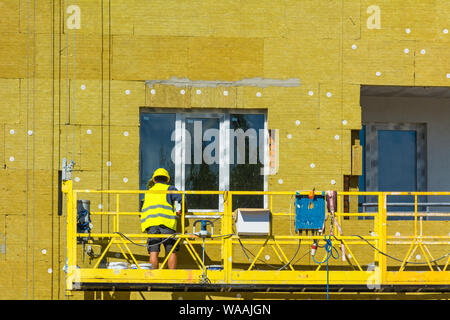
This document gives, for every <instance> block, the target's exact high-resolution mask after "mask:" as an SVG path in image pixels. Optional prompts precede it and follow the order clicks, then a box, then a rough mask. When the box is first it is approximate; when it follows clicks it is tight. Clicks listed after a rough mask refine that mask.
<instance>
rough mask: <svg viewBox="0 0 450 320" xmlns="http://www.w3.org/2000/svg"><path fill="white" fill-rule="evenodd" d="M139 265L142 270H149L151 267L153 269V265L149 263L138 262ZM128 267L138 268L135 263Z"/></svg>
mask: <svg viewBox="0 0 450 320" xmlns="http://www.w3.org/2000/svg"><path fill="white" fill-rule="evenodd" d="M139 267H141V269H143V270H151V269H153V265H152V264H151V263H140V264H139ZM130 269H139V268H138V267H137V265H135V264H132V265H131V266H130Z"/></svg>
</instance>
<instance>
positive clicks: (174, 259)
mask: <svg viewBox="0 0 450 320" xmlns="http://www.w3.org/2000/svg"><path fill="white" fill-rule="evenodd" d="M177 259H178V258H177V254H176V253H172V254H171V255H170V257H169V260H168V261H167V265H168V266H169V269H176V267H177V261H178V260H177Z"/></svg>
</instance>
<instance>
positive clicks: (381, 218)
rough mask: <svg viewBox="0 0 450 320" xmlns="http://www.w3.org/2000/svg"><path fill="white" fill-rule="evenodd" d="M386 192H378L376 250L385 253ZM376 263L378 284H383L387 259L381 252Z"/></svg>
mask: <svg viewBox="0 0 450 320" xmlns="http://www.w3.org/2000/svg"><path fill="white" fill-rule="evenodd" d="M386 198H387V195H386V193H380V195H379V197H378V228H377V229H378V232H377V234H378V239H379V241H378V250H380V251H381V252H384V253H386V250H387V241H386V240H387V239H386V238H387V235H386V224H387V204H386V202H387V201H386ZM378 263H379V268H380V279H379V280H380V284H383V283H384V282H385V279H386V272H387V260H386V256H385V255H383V254H379V255H378Z"/></svg>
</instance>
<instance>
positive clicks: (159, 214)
mask: <svg viewBox="0 0 450 320" xmlns="http://www.w3.org/2000/svg"><path fill="white" fill-rule="evenodd" d="M168 189H169V185H168V184H164V183H156V184H155V185H154V186H153V187H151V188H150V189H149V190H168ZM161 224H162V225H165V226H166V227H168V228H170V229H172V230H176V229H177V214H176V212H175V210H174V207H173V205H171V204H170V203H169V202H167V193H159V194H158V193H152V194H148V193H147V194H145V199H144V204H143V205H142V210H141V228H142V232H145V230H146V229H147V228H148V227H151V226H159V225H161Z"/></svg>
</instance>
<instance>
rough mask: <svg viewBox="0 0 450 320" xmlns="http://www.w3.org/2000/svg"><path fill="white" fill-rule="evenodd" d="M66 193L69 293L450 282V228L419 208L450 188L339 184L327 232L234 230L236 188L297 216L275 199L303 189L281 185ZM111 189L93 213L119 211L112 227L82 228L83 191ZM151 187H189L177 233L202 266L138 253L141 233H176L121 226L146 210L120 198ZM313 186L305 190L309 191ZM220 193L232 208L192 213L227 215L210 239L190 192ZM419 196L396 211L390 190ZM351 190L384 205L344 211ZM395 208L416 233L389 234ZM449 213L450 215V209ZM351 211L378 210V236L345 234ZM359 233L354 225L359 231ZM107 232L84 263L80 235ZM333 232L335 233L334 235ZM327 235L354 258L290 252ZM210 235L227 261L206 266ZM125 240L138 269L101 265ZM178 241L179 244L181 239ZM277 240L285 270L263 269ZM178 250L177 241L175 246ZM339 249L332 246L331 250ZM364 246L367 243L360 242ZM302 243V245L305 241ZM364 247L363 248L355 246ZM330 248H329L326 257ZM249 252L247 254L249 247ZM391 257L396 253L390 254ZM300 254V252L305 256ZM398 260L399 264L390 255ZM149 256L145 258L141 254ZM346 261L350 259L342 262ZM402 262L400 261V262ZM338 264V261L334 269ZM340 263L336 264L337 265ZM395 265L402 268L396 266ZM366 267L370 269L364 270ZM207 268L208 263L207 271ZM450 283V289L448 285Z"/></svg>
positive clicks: (442, 286) (66, 188)
mask: <svg viewBox="0 0 450 320" xmlns="http://www.w3.org/2000/svg"><path fill="white" fill-rule="evenodd" d="M62 191H63V193H64V194H65V195H66V212H67V261H68V263H67V278H66V279H67V281H66V288H67V290H68V294H69V293H70V291H71V290H84V289H89V288H96V289H111V288H115V287H120V286H122V287H124V288H128V289H129V290H133V288H134V289H136V290H137V289H142V288H165V289H166V290H171V289H174V290H175V289H177V288H180V286H181V287H184V288H188V287H189V286H197V287H198V286H203V288H205V290H206V289H208V290H212V289H214V286H216V287H218V288H222V289H224V288H225V289H227V290H232V289H236V290H237V289H239V288H240V289H249V290H250V289H251V290H269V289H272V290H285V289H286V290H298V289H299V288H301V287H303V288H305V287H307V286H322V287H323V286H325V285H326V286H327V288H328V286H331V287H341V289H342V288H345V287H349V288H350V287H352V288H354V289H352V290H363V289H367V288H368V289H380V288H386V287H395V286H416V287H420V286H422V287H423V286H426V287H427V288H429V287H430V286H431V287H433V286H436V288H438V289H436V290H441V291H442V290H444V291H448V285H449V283H450V273H449V271H448V264H449V255H448V252H449V250H448V249H449V243H450V233H449V232H448V231H450V230H447V231H446V232H447V234H446V235H444V234H440V235H424V234H423V227H422V226H423V219H422V217H423V216H425V215H427V214H426V213H423V212H419V210H418V209H419V205H418V197H420V196H427V195H429V196H450V192H338V197H337V211H336V212H335V213H334V215H331V216H330V215H329V216H328V219H329V220H328V221H329V222H332V223H331V225H330V228H331V230H327V232H328V233H330V235H329V236H328V238H324V235H319V234H311V235H308V234H307V235H303V234H286V235H285V234H280V235H275V234H270V235H269V236H267V237H262V238H261V237H257V238H242V237H239V236H238V235H237V234H236V233H235V232H234V230H233V223H234V218H233V211H232V205H231V204H232V199H233V197H236V196H243V195H245V196H266V197H267V199H268V209H269V210H270V212H271V215H272V216H273V218H275V217H289V218H290V219H291V218H292V216H293V215H294V214H293V213H292V212H282V211H280V212H276V211H275V206H274V197H278V196H290V197H291V200H292V197H294V196H295V194H296V192H275V191H262V192H259V191H148V190H74V189H73V184H72V181H71V180H69V181H64V182H63V187H62ZM83 193H85V194H106V195H109V196H115V210H114V211H102V212H92V213H91V214H92V215H104V216H110V217H113V226H112V229H113V230H112V232H107V233H105V232H92V233H90V234H89V235H87V234H86V233H77V199H78V198H79V195H80V194H83ZM145 193H178V194H181V195H182V199H183V201H182V212H183V214H182V215H183V216H182V217H181V222H182V223H181V232H180V233H178V234H176V239H177V244H178V243H182V244H183V245H184V246H185V248H186V251H187V252H188V253H189V255H190V256H191V257H192V259H193V261H194V263H195V267H193V268H190V269H177V270H167V269H165V266H166V263H167V258H168V256H169V255H166V258H165V259H164V261H163V262H162V263H161V264H160V266H159V268H158V269H152V270H144V269H141V268H140V266H139V262H138V259H137V258H136V257H135V254H134V253H133V250H131V249H130V244H136V243H135V241H138V240H140V241H141V242H143V239H144V240H146V239H148V238H151V237H157V238H163V237H169V236H170V235H149V234H143V233H133V234H130V233H128V234H124V233H122V232H121V231H120V230H121V229H120V226H121V225H120V217H121V216H130V215H135V216H138V215H140V212H121V211H120V200H121V198H120V197H121V196H122V195H125V194H145ZM308 193H309V192H308V191H305V192H300V194H302V195H307V194H308ZM211 194H217V195H222V196H223V203H224V208H223V211H221V212H201V213H198V212H197V213H196V212H194V213H191V215H193V216H196V215H199V216H200V215H202V216H205V215H211V216H219V217H220V221H221V227H220V234H217V235H213V236H212V237H210V238H207V239H202V240H201V239H200V238H199V237H196V236H195V235H193V234H192V233H189V232H188V231H187V228H186V225H185V219H184V217H185V210H184V209H185V198H186V196H187V195H211ZM315 194H316V195H322V194H323V193H322V192H320V191H316V192H315ZM392 195H395V196H402V195H405V196H413V197H414V211H413V212H410V213H406V214H405V213H395V212H394V213H389V214H388V211H387V207H388V203H387V200H386V199H387V197H388V196H392ZM346 196H375V197H376V198H377V206H376V207H377V210H376V211H374V212H366V213H362V212H343V209H342V208H343V200H344V199H343V198H344V197H346ZM389 215H400V216H402V215H403V216H404V215H410V216H412V217H414V219H413V221H412V224H413V233H412V234H410V235H403V236H400V235H396V236H392V235H388V234H387V226H388V216H389ZM442 215H443V216H450V215H449V214H447V213H444V214H442ZM345 217H365V218H367V217H370V218H371V220H363V221H362V222H364V223H371V224H372V227H373V232H372V234H371V235H370V236H367V235H364V236H361V235H359V234H344V232H343V231H342V229H341V228H340V226H342V224H343V222H344V219H345ZM408 223H411V222H408ZM442 225H443V227H445V228H447V229H448V227H449V224H448V223H443V224H442ZM351 233H354V232H351ZM86 237H89V239H93V241H94V240H95V239H102V241H106V242H107V244H106V246H103V250H102V252H101V254H99V256H98V257H97V259H96V261H95V263H94V264H93V266H89V267H84V266H83V267H79V266H78V261H77V260H78V257H79V254H80V250H81V249H80V245H79V243H78V241H77V239H80V238H86ZM327 239H328V241H327ZM315 240H316V241H324V242H325V245H329V246H330V247H331V248H334V250H336V251H338V249H337V248H339V249H340V250H341V252H345V259H344V260H346V263H348V266H347V267H345V266H340V267H339V268H337V267H335V265H336V264H337V262H336V261H332V259H330V261H329V263H330V265H328V261H327V270H324V269H325V268H324V266H325V264H324V263H323V264H313V267H312V268H311V267H310V268H306V267H305V265H304V264H302V265H299V264H296V262H293V259H289V258H288V256H287V254H286V250H287V249H286V247H285V248H284V250H283V248H282V246H290V248H291V249H292V248H294V249H295V246H297V245H298V246H300V242H301V244H302V245H304V244H307V245H311V244H312V243H313V241H315ZM202 241H205V242H203V243H206V244H207V245H208V246H210V245H215V246H217V247H218V248H219V249H220V255H221V259H220V260H221V261H220V263H221V266H222V268H219V269H218V270H206V268H205V267H206V266H205V265H204V263H203V261H202V259H201V257H200V254H199V253H198V252H197V251H196V250H195V248H194V245H196V244H197V245H198V244H202ZM244 244H245V245H252V246H260V247H259V250H258V252H257V253H256V254H253V259H251V258H250V257H249V256H248V255H247V254H246V253H245V250H244V256H247V258H248V263H247V264H246V266H248V267H245V268H243V267H242V266H241V265H242V263H239V265H240V266H241V267H240V268H237V267H236V266H233V262H234V260H235V259H234V258H236V255H234V254H233V248H234V247H236V246H241V247H242V248H244V247H243V245H244ZM113 245H115V246H117V247H118V248H119V250H120V252H121V254H122V255H123V257H124V258H125V259H126V260H128V261H129V262H130V263H131V262H133V263H134V264H136V265H137V269H133V270H132V269H126V270H120V272H117V270H112V269H106V268H100V267H99V266H100V262H101V261H102V259H103V258H104V257H105V256H106V253H107V252H108V250H109V249H110V248H111V247H112V246H113ZM388 245H389V246H401V245H406V246H409V247H408V250H407V253H406V255H405V256H404V257H403V258H398V257H397V258H396V257H393V256H391V255H390V254H389V252H388ZM432 245H433V246H440V250H441V251H442V250H444V254H443V255H441V256H440V257H433V256H432V254H431V250H430V249H429V246H432ZM355 246H357V247H356V248H361V247H365V248H366V249H367V248H370V250H372V251H373V262H374V264H373V265H372V268H367V266H365V265H363V264H362V263H360V262H359V261H358V259H357V258H356V256H355V254H354V250H355ZM173 248H175V246H174V247H173ZM268 248H271V249H272V250H273V251H274V252H275V254H276V257H277V258H278V259H279V261H280V263H281V264H282V266H283V267H282V268H279V269H277V270H256V269H255V267H256V265H257V263H258V262H261V258H260V257H261V254H262V253H263V251H264V249H268ZM172 250H173V249H172ZM332 250H333V249H331V254H332V253H333V252H332ZM358 250H359V249H358ZM417 250H420V251H421V252H422V253H423V255H424V259H425V262H423V263H417V262H412V261H411V258H412V256H413V255H414V253H415V252H416V251H417ZM297 251H298V249H297ZM355 252H356V251H355ZM327 255H329V253H327V251H325V254H324V256H323V260H321V261H325V260H326V257H327ZM241 256H242V255H241ZM388 260H389V261H388ZM297 261H298V260H297ZM391 261H393V262H395V263H394V264H392V263H390V262H391ZM141 263H142V262H141ZM341 264H342V263H341ZM398 264H400V266H398ZM407 265H408V266H411V265H416V266H425V267H427V269H426V270H423V269H420V270H406V266H407ZM328 266H330V269H328ZM333 266H334V268H333ZM394 267H395V268H394ZM364 268H366V270H364ZM205 270H206V271H205ZM205 272H206V273H207V277H206V279H207V282H205V281H204V280H205ZM446 288H447V289H446Z"/></svg>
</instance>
